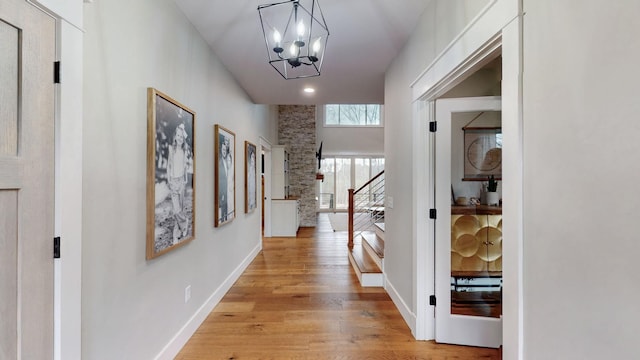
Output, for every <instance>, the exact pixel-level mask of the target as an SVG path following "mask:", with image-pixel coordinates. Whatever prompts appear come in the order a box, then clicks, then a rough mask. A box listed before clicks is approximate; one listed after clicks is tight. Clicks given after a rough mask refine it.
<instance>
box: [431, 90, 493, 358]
mask: <svg viewBox="0 0 640 360" xmlns="http://www.w3.org/2000/svg"><path fill="white" fill-rule="evenodd" d="M500 103H501V101H500V98H499V97H482V98H460V99H443V100H438V101H436V105H435V108H436V121H437V132H436V133H435V154H436V156H435V158H436V161H435V183H436V188H435V206H436V209H437V219H436V226H435V227H436V230H435V242H436V251H435V253H436V259H435V263H436V279H435V288H436V300H437V302H436V331H435V332H436V341H437V342H443V343H451V344H460V345H471V346H482V347H494V348H495V347H499V346H500V345H501V344H502V320H501V317H502V208H501V206H500V196H499V193H500V192H499V190H500V189H499V188H500V187H499V186H498V189H493V186H494V185H496V184H499V183H500V182H501V159H502V157H501V152H502V147H501V143H502V142H501V132H500V128H501V113H500ZM489 179H492V181H493V182H492V183H491V189H489V186H488V185H489ZM488 190H497V191H493V192H494V194H489V192H488Z"/></svg>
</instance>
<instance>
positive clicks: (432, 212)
mask: <svg viewBox="0 0 640 360" xmlns="http://www.w3.org/2000/svg"><path fill="white" fill-rule="evenodd" d="M435 218H436V209H429V219H435Z"/></svg>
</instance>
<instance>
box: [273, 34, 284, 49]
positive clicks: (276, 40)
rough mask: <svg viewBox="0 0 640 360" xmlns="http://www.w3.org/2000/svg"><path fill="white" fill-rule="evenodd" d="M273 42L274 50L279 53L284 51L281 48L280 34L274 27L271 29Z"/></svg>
mask: <svg viewBox="0 0 640 360" xmlns="http://www.w3.org/2000/svg"><path fill="white" fill-rule="evenodd" d="M273 42H274V43H275V46H274V47H273V51H274V52H276V53H278V54H279V53H281V52H282V51H284V49H283V48H282V35H280V32H279V31H278V30H276V29H273Z"/></svg>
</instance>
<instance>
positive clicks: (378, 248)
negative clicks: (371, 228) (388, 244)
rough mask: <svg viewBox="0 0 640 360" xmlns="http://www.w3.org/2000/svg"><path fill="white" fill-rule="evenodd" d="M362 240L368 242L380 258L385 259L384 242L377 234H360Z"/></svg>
mask: <svg viewBox="0 0 640 360" xmlns="http://www.w3.org/2000/svg"><path fill="white" fill-rule="evenodd" d="M360 235H361V236H362V239H363V240H364V241H366V242H367V243H368V244H369V246H370V247H371V248H372V249H373V251H374V252H375V253H376V255H378V257H379V258H381V259H383V258H384V240H382V239H380V237H379V236H377V235H376V234H375V233H371V232H363V233H362V234H360Z"/></svg>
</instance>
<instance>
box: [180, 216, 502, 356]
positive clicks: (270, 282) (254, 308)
mask: <svg viewBox="0 0 640 360" xmlns="http://www.w3.org/2000/svg"><path fill="white" fill-rule="evenodd" d="M263 244H264V245H263V251H262V252H261V253H260V254H259V255H258V256H257V257H256V258H255V260H254V261H253V262H252V263H251V265H250V266H249V267H248V268H247V270H246V271H245V272H244V274H242V276H241V277H240V278H239V279H238V281H237V282H236V283H235V284H234V285H233V287H232V288H231V290H230V291H229V292H228V293H227V294H226V295H225V296H224V298H223V299H222V301H221V302H220V303H219V304H218V305H217V306H216V308H215V309H214V310H213V312H212V313H211V314H210V315H209V316H208V318H207V319H206V320H205V322H204V323H203V324H202V325H201V326H200V328H199V329H198V330H197V331H196V333H195V334H194V335H193V337H192V338H191V339H190V340H189V342H188V343H187V344H186V345H185V346H184V348H183V349H182V351H181V352H180V353H179V354H178V356H177V357H176V359H177V360H203V359H227V360H230V359H240V360H242V359H278V360H282V359H345V360H347V359H354V360H360V359H374V360H375V359H380V360H383V359H389V360H391V359H431V360H439V359H443V360H444V359H499V358H500V354H499V351H498V350H494V349H484V348H473V347H466V346H453V345H443V344H436V343H435V342H433V341H415V340H414V339H413V337H412V335H411V331H410V330H409V328H408V326H407V325H406V324H405V322H404V320H403V319H402V317H401V315H400V313H399V312H398V310H397V309H396V307H395V305H394V304H393V303H392V301H391V298H390V297H389V295H388V294H387V293H386V292H385V291H384V289H382V288H362V287H360V285H359V283H358V279H357V277H356V276H355V274H354V273H353V270H352V269H351V267H350V265H349V260H348V258H347V238H346V232H333V231H332V229H331V226H330V224H329V221H328V218H327V216H326V214H325V215H320V217H319V218H318V226H317V227H316V228H301V229H300V231H299V233H298V237H297V238H265V239H264V240H263Z"/></svg>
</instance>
